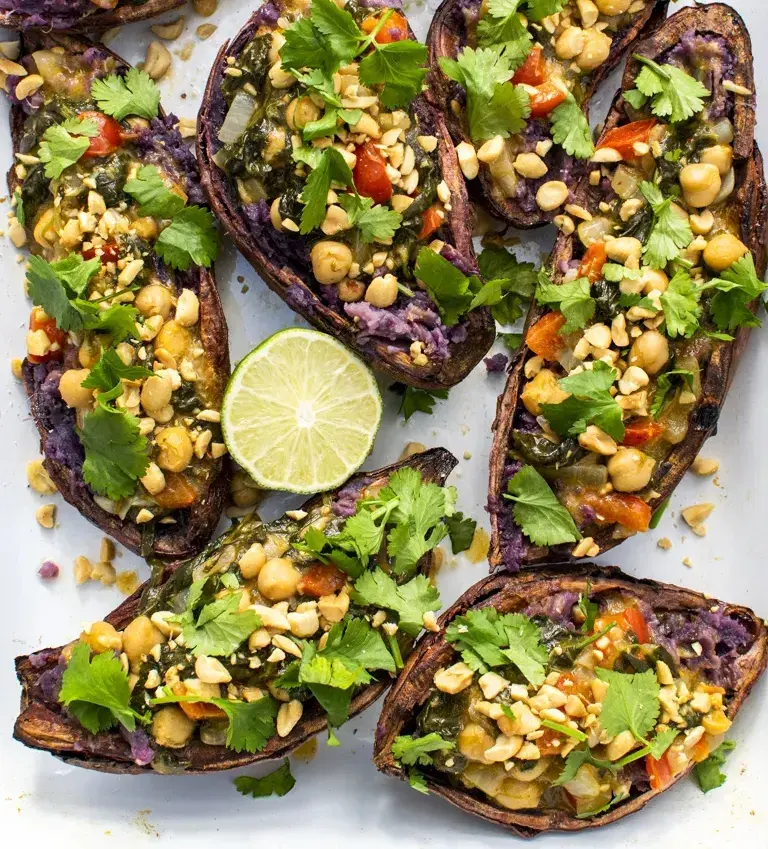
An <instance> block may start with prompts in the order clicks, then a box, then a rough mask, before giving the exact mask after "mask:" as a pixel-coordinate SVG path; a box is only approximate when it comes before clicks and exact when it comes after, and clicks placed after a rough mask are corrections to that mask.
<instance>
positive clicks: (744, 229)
mask: <svg viewBox="0 0 768 849" xmlns="http://www.w3.org/2000/svg"><path fill="white" fill-rule="evenodd" d="M690 31H698V32H708V33H715V34H717V35H721V36H723V37H724V38H725V39H726V40H727V43H728V44H729V46H730V47H731V49H732V50H733V52H734V55H735V59H736V63H735V68H734V72H733V76H734V80H735V81H737V82H738V83H739V84H740V85H743V86H745V87H747V88H749V89H750V90H752V91H754V75H753V69H752V61H751V56H752V50H751V44H750V38H749V34H748V33H747V29H746V27H745V25H744V22H743V21H742V20H741V18H740V17H739V15H738V14H737V13H736V12H734V11H733V10H732V9H731V8H730V7H728V6H724V5H723V4H719V3H713V4H710V5H707V6H698V7H690V8H685V9H682V10H681V11H679V12H678V13H677V14H675V15H673V16H672V17H671V18H669V19H668V20H667V21H666V23H665V24H664V25H663V26H662V27H660V28H659V29H658V30H657V31H656V32H655V33H654V34H653V36H651V38H649V39H647V40H646V41H643V42H641V43H640V44H639V45H637V47H636V48H635V52H637V53H641V54H643V55H645V56H649V57H651V58H653V57H657V56H659V55H661V54H663V53H664V52H666V51H667V50H668V49H670V48H671V47H673V46H674V45H675V44H676V43H677V42H678V41H679V40H680V38H681V36H682V35H683V33H685V32H690ZM638 64H639V63H637V62H636V61H635V60H632V61H630V63H629V64H628V67H627V70H626V72H625V74H624V79H623V83H622V90H627V89H629V88H632V87H633V86H634V78H635V76H636V74H637V72H638V70H639V67H638ZM623 106H624V101H623V97H622V94H621V91H619V92H618V93H617V95H616V98H615V99H614V102H613V105H612V107H611V110H610V112H609V114H608V117H607V119H606V122H605V129H604V132H608V131H610V130H611V129H613V128H614V127H616V126H618V125H619V124H620V123H621V121H622V116H623V115H624V110H623ZM733 120H734V132H735V135H734V143H733V148H734V154H735V160H734V162H735V168H736V189H735V191H734V193H733V195H732V197H731V200H730V201H729V206H730V208H731V209H732V210H733V211H734V216H735V217H736V218H737V220H738V221H739V223H740V226H741V238H742V241H744V243H745V244H746V245H747V246H748V247H749V249H750V250H751V251H752V254H753V256H754V258H755V267H756V269H757V273H758V276H759V277H761V278H762V277H764V276H765V271H766V237H767V235H768V233H767V230H766V228H767V227H768V188H767V187H766V182H765V175H764V171H763V158H762V155H761V153H760V150H759V148H758V146H757V144H756V143H755V140H754V130H755V112H754V105H753V103H752V102H751V100H750V99H748V98H739V99H738V100H737V101H736V105H735V109H734V116H733ZM576 191H577V193H578V196H579V199H580V200H582V201H583V202H584V203H586V204H589V201H588V193H589V186H588V185H587V183H586V181H585V182H584V183H582V184H581V185H580V186H579V187H578V188H577V190H576ZM576 239H577V236H576V235H572V236H564V235H563V234H562V233H560V234H559V235H558V237H557V240H556V242H555V246H554V249H553V251H552V255H551V257H550V260H549V265H550V268H551V270H552V274H553V279H554V280H555V281H556V282H558V281H559V280H560V279H561V277H562V274H561V272H559V271H558V270H557V269H558V267H559V265H560V263H562V262H568V261H570V260H571V258H572V257H573V256H574V250H575V246H576V244H577V242H576ZM756 306H757V305H755V308H756ZM543 312H544V311H543V310H542V309H541V308H539V307H537V306H536V305H535V304H534V305H533V306H532V307H531V310H530V312H529V313H528V316H527V319H526V325H525V331H527V329H528V328H529V327H531V326H532V325H533V324H535V322H536V321H537V320H538V319H539V318H540V317H541V315H542V314H543ZM525 331H524V335H525ZM748 337H749V328H747V327H741V328H739V329H738V330H737V331H736V333H735V339H734V341H733V342H720V341H717V340H715V341H714V342H713V351H712V356H711V358H710V360H709V363H708V365H707V368H706V371H705V373H704V378H703V381H702V397H701V399H700V401H699V403H698V405H697V407H696V409H695V410H694V411H693V413H692V416H691V420H690V423H689V431H688V434H687V435H686V438H685V439H684V440H683V441H682V442H681V443H680V444H679V445H677V446H675V448H674V450H673V451H672V452H671V453H670V455H669V457H668V458H667V460H666V461H665V462H664V464H663V466H662V474H661V477H660V478H659V480H658V485H657V486H656V487H655V488H656V490H657V491H658V492H659V493H660V494H659V496H658V498H655V499H653V501H651V502H650V503H651V507H652V508H653V509H654V510H655V509H656V508H657V507H659V505H661V504H662V503H663V502H664V501H665V500H666V499H667V498H668V497H669V495H670V494H671V493H672V491H673V490H674V489H675V487H676V486H677V485H678V483H680V481H681V480H682V477H683V475H684V474H685V472H686V471H687V470H688V468H689V466H690V465H691V463H692V462H693V460H694V459H695V457H696V455H697V454H698V453H699V452H700V450H701V448H702V446H703V444H704V442H706V440H707V439H708V438H709V437H710V436H711V435H712V434H713V433H714V432H715V430H716V427H717V420H718V417H719V414H720V410H721V408H722V406H723V403H724V401H725V397H726V395H727V393H728V389H729V387H730V385H731V381H732V380H733V377H734V374H735V373H736V367H737V365H738V363H739V360H740V359H741V357H742V355H743V353H744V350H745V347H746V344H747V339H748ZM529 353H530V352H529V349H528V348H527V346H526V345H525V344H524V343H523V344H522V345H521V346H520V348H519V349H518V351H517V352H516V354H515V357H514V359H513V361H512V363H511V364H510V370H509V374H508V377H507V384H506V387H505V389H504V392H503V393H502V394H501V395H500V396H499V399H498V401H497V405H496V418H495V420H494V423H493V428H492V429H493V434H494V438H493V445H492V447H491V455H490V477H489V484H488V493H489V501H490V503H492V504H497V505H498V504H499V503H500V502H501V501H502V491H503V486H504V464H505V461H506V457H507V450H508V447H509V438H510V433H511V431H512V424H513V420H514V416H515V411H516V409H517V406H518V401H519V396H520V392H521V391H522V388H523V383H524V375H523V367H524V365H525V361H526V360H527V359H528V356H529ZM501 509H504V508H503V507H502V508H501ZM594 539H595V542H596V543H597V545H598V546H599V547H600V551H601V552H605V551H607V550H608V549H611V548H613V547H614V546H616V545H618V544H619V543H620V542H621V540H620V539H619V540H617V539H614V538H613V536H612V527H611V526H608V527H606V528H603V529H601V530H600V531H598V533H597V534H596V535H595V537H594ZM568 556H569V552H568V548H567V547H561V548H560V549H559V550H557V551H554V550H551V549H546V548H536V547H534V546H529V547H528V550H527V553H526V556H525V558H524V565H528V564H531V563H537V562H544V561H547V560H550V561H552V560H562V559H566V558H567V557H568ZM489 562H490V564H491V569H492V570H493V569H495V568H497V567H501V566H503V565H504V556H503V547H502V541H501V522H500V518H499V513H498V512H497V511H492V512H491V550H490V554H489Z"/></svg>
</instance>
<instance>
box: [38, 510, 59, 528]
mask: <svg viewBox="0 0 768 849" xmlns="http://www.w3.org/2000/svg"><path fill="white" fill-rule="evenodd" d="M35 518H36V519H37V523H38V525H40V527H41V528H47V529H49V530H50V529H51V528H52V527H53V526H54V525H55V524H56V505H55V504H43V505H41V506H40V507H38V508H37V510H36V511H35Z"/></svg>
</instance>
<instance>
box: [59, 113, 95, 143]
mask: <svg viewBox="0 0 768 849" xmlns="http://www.w3.org/2000/svg"><path fill="white" fill-rule="evenodd" d="M61 126H62V127H63V128H64V129H65V130H66V131H67V132H68V133H72V135H75V136H87V137H88V138H89V139H92V138H94V137H95V136H98V134H99V125H98V124H97V123H96V121H95V120H94V119H93V118H79V117H75V118H67V119H66V120H65V121H62V122H61Z"/></svg>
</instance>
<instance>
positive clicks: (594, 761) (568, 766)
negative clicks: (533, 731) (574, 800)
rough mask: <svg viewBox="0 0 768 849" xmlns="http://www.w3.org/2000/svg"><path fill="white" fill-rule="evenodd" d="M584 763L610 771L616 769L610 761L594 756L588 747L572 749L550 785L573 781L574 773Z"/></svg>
mask: <svg viewBox="0 0 768 849" xmlns="http://www.w3.org/2000/svg"><path fill="white" fill-rule="evenodd" d="M584 764H591V765H592V766H595V767H597V768H598V769H607V770H609V771H611V772H616V771H617V770H616V768H615V766H614V764H613V763H611V761H607V760H602V759H601V758H596V757H595V756H594V755H593V754H592V752H591V751H590V749H589V748H587V749H574V750H573V751H572V752H570V753H569V754H568V757H567V758H566V759H565V766H564V767H563V771H562V772H561V773H560V775H558V777H557V778H556V779H555V780H554V781H553V782H552V785H553V786H554V787H561V786H562V785H563V784H567V783H568V782H569V781H573V779H574V778H576V773H577V772H578V771H579V770H580V769H581V768H582V766H584Z"/></svg>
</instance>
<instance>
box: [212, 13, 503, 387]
mask: <svg viewBox="0 0 768 849" xmlns="http://www.w3.org/2000/svg"><path fill="white" fill-rule="evenodd" d="M258 14H259V11H258V10H257V11H256V12H255V13H254V16H253V17H252V18H251V19H250V21H249V22H248V23H247V24H246V25H245V26H244V27H243V29H242V30H241V31H240V32H239V33H238V35H237V36H235V38H234V39H233V40H232V41H231V42H225V43H224V44H223V45H222V47H221V50H220V51H219V54H218V56H217V57H216V61H215V62H214V65H213V68H212V70H211V74H210V77H209V79H208V85H207V87H206V91H205V95H204V97H203V103H202V106H201V109H200V119H199V122H198V126H199V127H200V128H201V132H200V134H199V135H198V137H197V158H198V164H199V167H200V173H201V177H202V182H203V187H204V188H205V190H206V192H207V193H208V197H209V199H210V203H211V206H212V207H213V209H214V211H215V212H216V215H217V216H218V218H219V220H220V221H221V222H222V224H223V225H224V227H225V228H226V230H227V232H228V234H229V235H230V236H231V238H232V240H233V241H234V243H235V244H236V245H237V247H238V249H239V250H240V252H241V253H242V254H243V255H244V256H245V258H246V259H247V260H248V261H249V262H250V263H251V265H252V266H253V267H254V269H255V270H256V271H257V272H258V274H259V275H260V276H261V277H262V279H263V280H264V282H265V283H266V284H267V286H269V288H270V289H272V291H273V292H275V293H276V294H277V295H279V296H280V297H281V298H282V299H283V300H284V301H285V302H286V303H287V304H288V306H290V307H291V309H293V310H295V311H296V312H298V313H299V314H300V315H301V316H303V317H304V318H305V319H306V320H307V321H308V322H309V323H310V324H312V325H314V326H315V327H317V328H318V330H323V331H325V332H326V333H330V334H331V335H332V336H335V337H336V338H337V339H338V340H339V341H340V342H343V343H344V344H345V345H347V346H348V347H349V348H351V349H352V350H354V351H355V352H356V353H357V354H358V355H359V356H361V357H362V358H363V359H365V360H367V361H368V362H370V363H371V365H373V366H374V367H375V368H377V369H378V370H380V371H383V372H385V373H387V374H388V375H390V376H391V377H392V378H394V379H395V380H398V381H402V382H403V383H406V384H409V385H411V386H417V387H420V388H422V389H445V388H448V387H451V386H454V385H455V384H456V383H459V382H460V381H461V380H463V379H464V378H465V377H466V376H467V374H469V372H470V371H471V370H472V369H473V368H474V367H475V366H476V365H477V364H478V363H479V362H480V360H481V359H482V357H483V356H485V354H486V353H487V352H488V349H489V348H490V347H491V345H492V344H493V341H494V339H495V334H496V325H495V322H494V321H493V319H492V317H491V314H490V311H489V310H487V309H478V310H474V311H473V312H471V313H470V314H469V315H468V316H467V317H466V319H465V321H466V323H467V337H466V341H465V342H460V343H450V352H451V355H450V358H449V359H448V360H446V361H445V362H443V363H440V362H437V363H432V362H430V363H428V364H427V365H425V366H417V365H415V364H414V363H413V361H412V359H411V357H410V356H409V354H408V352H407V351H399V350H396V349H394V348H393V346H392V345H390V344H389V343H388V342H387V341H386V340H384V339H381V340H378V341H371V342H370V343H368V344H361V343H360V342H359V341H358V338H357V337H358V331H357V328H356V326H355V324H354V322H352V321H351V319H349V318H348V317H347V316H346V315H344V314H342V313H339V312H337V311H336V310H333V309H331V308H330V307H329V306H327V305H326V304H325V303H324V302H323V301H322V300H321V299H320V298H319V297H318V295H316V294H315V292H314V291H313V289H312V288H311V286H310V285H308V282H307V281H306V280H305V279H304V278H303V277H302V276H301V275H299V274H297V273H296V271H294V269H293V268H292V267H291V266H290V265H289V264H288V263H287V262H285V263H282V264H278V263H276V262H273V261H271V260H270V259H269V258H268V256H267V255H266V253H265V252H264V250H262V248H261V246H260V245H259V244H258V243H257V242H256V240H255V239H254V237H253V236H252V235H251V234H250V232H249V229H248V225H247V222H246V221H245V219H244V217H243V215H242V213H241V211H240V209H239V208H240V207H241V206H242V201H240V199H239V197H238V195H237V190H236V188H235V187H234V186H233V184H232V183H231V181H230V180H229V178H228V177H227V175H226V173H225V172H224V171H222V170H221V169H219V168H218V167H217V166H216V164H215V163H214V161H213V155H214V153H215V151H216V149H217V147H216V139H217V133H218V129H219V126H220V121H217V119H216V118H215V116H214V114H213V113H214V110H213V104H214V96H215V94H216V93H217V92H218V90H219V88H220V86H221V80H222V77H223V69H224V67H225V63H226V58H227V57H228V56H236V55H238V54H239V53H240V52H241V51H242V50H243V48H244V47H245V45H246V44H247V43H248V41H249V40H250V38H251V37H252V36H253V34H254V32H255V31H256V29H257V22H256V19H257V16H258ZM414 108H417V109H419V110H420V111H421V112H423V113H424V114H426V115H427V116H428V118H429V120H430V121H431V122H433V123H434V124H435V127H436V135H437V138H438V152H439V159H440V165H441V169H442V171H443V178H444V180H445V182H446V183H447V184H448V187H449V188H450V190H451V197H452V200H451V203H452V207H453V208H452V210H451V212H450V215H449V217H448V221H447V227H448V229H449V232H450V234H451V237H452V238H451V239H450V240H449V241H451V242H452V244H453V245H454V246H455V248H456V249H457V251H458V252H459V253H460V254H461V255H462V256H465V257H471V258H474V252H473V249H472V227H473V223H474V210H473V207H472V205H471V204H470V202H469V198H468V196H467V189H466V185H465V183H464V178H463V176H462V174H461V171H460V169H459V165H458V160H457V159H456V154H455V151H454V147H453V143H452V142H451V138H450V136H449V134H448V130H447V129H446V126H445V122H444V120H443V118H442V116H441V115H440V113H439V112H438V111H437V110H435V109H434V108H433V107H432V106H431V105H429V104H428V103H427V101H426V100H425V99H424V98H423V97H419V98H417V100H416V101H414ZM289 290H290V291H289Z"/></svg>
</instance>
